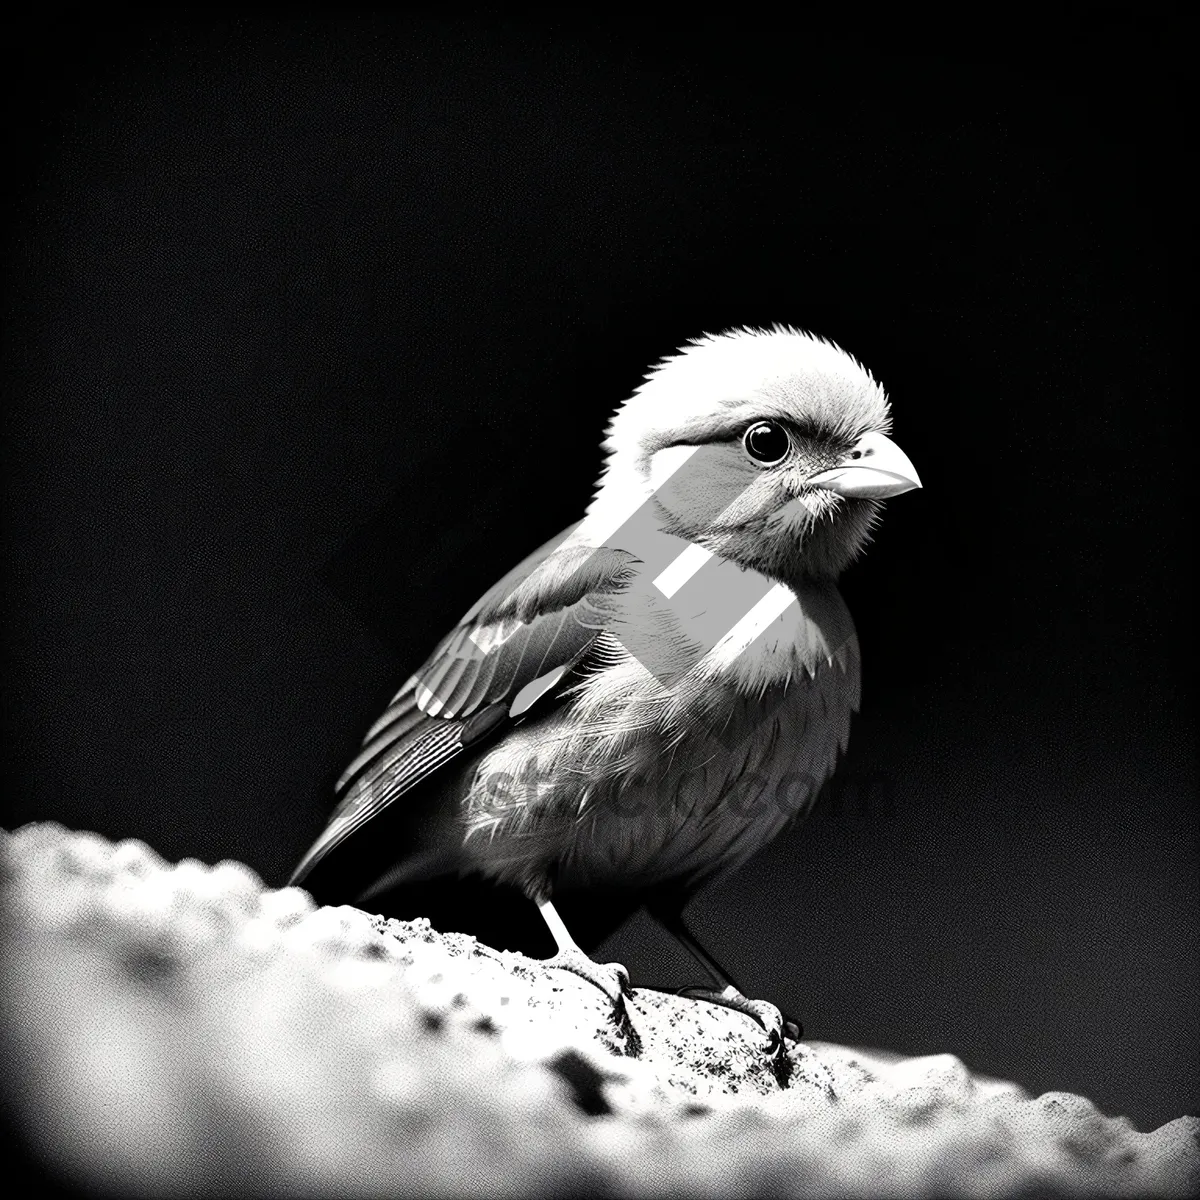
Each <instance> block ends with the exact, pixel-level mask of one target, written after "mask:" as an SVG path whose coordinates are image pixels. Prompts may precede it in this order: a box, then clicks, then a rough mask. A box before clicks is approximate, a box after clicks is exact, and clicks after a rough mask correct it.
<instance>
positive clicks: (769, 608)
mask: <svg viewBox="0 0 1200 1200" xmlns="http://www.w3.org/2000/svg"><path fill="white" fill-rule="evenodd" d="M889 428H890V418H889V408H888V401H887V397H886V395H885V393H884V390H883V388H882V387H881V386H880V385H879V384H878V383H877V382H876V381H875V380H874V379H873V378H872V376H871V375H870V373H869V372H868V371H867V370H865V369H864V368H863V367H862V366H860V364H859V363H858V362H856V361H855V360H854V359H853V358H852V357H850V355H848V354H846V353H845V352H843V351H842V350H841V349H839V348H838V347H837V346H835V345H833V344H831V343H830V342H827V341H824V340H822V339H820V338H817V337H813V336H811V335H809V334H806V333H803V332H800V331H798V330H795V329H792V328H787V327H782V326H775V327H773V328H771V329H769V330H760V329H735V330H731V331H729V332H726V333H723V334H719V335H707V336H704V337H700V338H697V339H694V340H693V341H691V342H689V343H688V344H687V345H686V346H684V347H682V348H681V349H680V350H679V351H678V352H677V353H676V354H674V355H671V356H669V357H667V358H665V359H663V360H662V361H661V362H660V363H658V364H657V366H655V367H654V368H653V369H652V370H651V371H650V372H649V374H648V375H647V377H646V379H645V381H644V382H643V383H642V384H641V386H640V387H638V388H637V390H636V391H635V392H634V394H633V395H632V396H631V397H630V398H629V399H628V400H626V401H625V402H624V403H623V404H622V405H621V406H620V408H619V409H618V410H617V412H616V414H615V416H614V417H613V419H612V422H611V424H610V425H609V427H608V430H607V437H606V439H605V442H604V449H605V451H606V452H607V457H606V460H605V464H604V469H603V472H602V475H601V478H600V481H599V485H598V487H597V490H596V495H595V497H594V499H593V500H592V502H591V504H590V506H589V507H588V509H587V513H586V515H585V516H584V518H583V520H582V521H580V522H578V523H577V524H576V525H573V526H571V527H570V528H568V529H567V530H566V531H565V532H564V533H563V534H562V535H560V536H559V537H558V538H555V539H554V540H553V541H551V542H550V543H548V544H547V545H545V546H543V547H541V548H540V549H539V550H537V551H535V552H534V553H533V554H531V555H530V556H529V557H528V558H526V559H525V560H524V561H523V562H522V563H520V564H519V565H518V566H517V567H515V568H514V569H513V570H512V571H511V572H510V573H509V574H508V575H506V576H505V577H504V578H503V579H501V580H500V581H499V582H498V583H497V584H496V585H495V586H494V587H492V588H491V590H489V591H487V592H485V593H484V595H483V596H482V597H481V598H480V599H479V600H478V601H477V602H476V603H475V604H474V605H473V606H472V607H471V608H470V610H469V611H468V612H467V613H466V614H465V615H464V616H463V618H462V620H460V621H459V622H458V624H457V625H456V626H455V627H454V628H453V629H452V630H451V631H450V632H449V633H448V634H447V635H446V636H445V637H444V638H443V639H442V641H441V642H440V643H439V645H438V646H437V648H436V649H435V650H434V652H433V654H432V655H431V656H430V658H429V659H428V660H427V661H426V663H425V664H424V666H423V667H422V668H421V669H420V670H419V671H418V672H417V673H416V674H415V675H413V676H412V677H411V678H410V679H409V680H408V681H407V682H406V683H405V684H404V686H403V687H402V688H401V689H400V690H399V692H397V694H396V696H395V698H394V699H393V700H392V702H391V704H390V705H389V706H388V707H387V709H386V711H385V712H384V713H383V715H382V716H381V717H380V718H379V720H378V721H376V723H375V724H374V725H373V726H372V728H371V729H370V730H369V731H368V733H367V735H366V739H365V741H364V743H363V746H362V750H361V752H360V753H359V755H358V756H357V757H356V758H355V760H354V761H353V762H352V763H351V764H350V766H349V767H348V768H347V770H346V772H345V773H344V774H343V776H342V778H341V779H340V781H339V783H338V793H339V797H340V802H339V804H338V806H337V808H336V810H335V811H334V813H333V816H332V818H331V819H330V822H329V824H328V826H327V828H326V829H325V831H324V833H322V835H321V836H320V838H319V839H318V840H317V842H316V843H315V844H314V845H313V847H312V848H311V849H310V850H309V852H308V853H307V854H306V855H305V857H304V859H303V861H302V862H301V863H300V865H299V867H298V868H297V870H296V872H295V874H294V876H293V882H298V881H301V880H305V879H306V878H307V877H309V875H310V873H311V874H312V876H313V879H314V884H315V883H317V882H318V881H319V879H320V877H321V874H322V872H323V871H324V872H326V873H327V875H328V878H330V879H332V878H334V877H335V876H334V875H333V874H329V872H330V871H331V864H332V863H333V862H334V861H335V860H336V859H337V858H338V855H339V853H341V852H342V851H341V848H342V847H344V846H346V844H347V843H348V842H352V841H358V842H360V843H362V844H364V845H366V846H368V847H369V850H370V854H369V855H368V858H373V861H374V864H375V865H374V867H373V868H372V872H371V877H370V878H366V877H359V878H357V879H356V880H354V881H353V890H354V891H355V892H356V893H357V898H358V899H359V900H362V899H364V898H368V897H370V896H372V895H376V894H379V893H381V892H382V891H385V890H388V889H391V888H396V887H402V886H404V885H411V884H417V883H420V882H421V881H427V880H431V879H437V878H441V877H445V878H452V879H453V878H460V877H464V876H470V875H472V874H474V875H478V876H482V877H484V878H485V879H487V880H491V881H495V882H497V883H500V884H510V885H514V886H515V887H517V888H519V889H521V890H522V891H523V892H524V893H525V895H526V896H528V897H529V898H530V899H531V900H532V901H534V902H535V903H536V904H537V905H538V907H539V909H540V910H541V913H542V916H543V917H544V918H545V921H546V924H547V925H548V927H549V929H550V931H551V933H552V934H553V935H554V938H555V941H556V943H557V946H558V953H557V954H556V955H555V957H554V959H552V960H551V961H552V962H554V963H556V964H557V965H559V966H562V967H564V968H566V969H568V970H571V971H574V972H576V973H578V974H581V975H583V976H584V977H586V978H588V979H590V980H592V981H593V982H594V983H596V984H597V985H598V986H600V987H602V988H604V989H605V991H606V992H608V994H609V995H610V996H611V997H612V999H613V1001H614V1004H615V1005H616V1006H618V1007H620V1006H621V1005H622V1004H623V996H624V994H625V990H626V988H627V985H628V977H627V975H626V974H625V972H624V968H622V967H620V966H619V965H618V964H601V963H596V962H593V961H592V960H591V959H589V958H588V957H587V955H586V954H585V953H584V952H583V951H582V950H581V949H580V948H579V946H578V945H576V943H575V941H574V940H573V939H572V937H571V935H570V933H569V932H568V931H567V928H566V926H565V924H564V922H563V920H562V918H561V917H560V915H559V913H558V910H557V909H556V907H555V899H556V898H558V897H561V896H568V895H571V894H573V893H574V894H577V895H578V894H582V895H584V896H587V897H594V898H595V899H594V903H595V904H596V905H602V904H606V903H608V902H609V900H610V898H611V897H614V896H624V897H633V898H635V900H637V899H639V898H640V899H644V900H646V902H647V903H648V906H649V907H650V910H651V911H652V912H653V913H654V914H655V915H656V916H658V917H659V918H660V919H662V920H663V922H664V924H666V926H667V927H668V928H669V929H671V930H672V931H674V932H675V933H676V934H677V935H678V936H680V938H681V939H682V940H683V942H684V944H685V945H686V946H687V947H688V948H689V949H690V950H691V951H692V952H693V954H695V955H696V956H697V958H698V959H699V960H700V961H701V962H702V963H703V964H704V965H705V966H706V967H707V968H708V969H709V970H710V971H711V972H712V973H713V974H714V976H715V977H716V978H717V980H718V982H721V983H724V984H725V987H724V990H722V991H714V992H712V993H707V994H708V995H709V997H710V998H712V999H717V1000H719V1001H720V1002H723V1003H726V1004H729V1005H730V1006H731V1007H735V1008H739V1009H741V1010H742V1011H745V1012H747V1013H748V1014H750V1015H752V1016H754V1017H755V1018H756V1019H758V1020H759V1021H760V1022H761V1023H762V1024H763V1025H764V1027H765V1028H766V1029H767V1030H768V1032H769V1034H770V1044H771V1045H772V1046H773V1047H776V1048H777V1047H778V1045H779V1044H780V1041H781V1038H782V1034H783V1030H784V1023H783V1019H782V1016H781V1015H780V1013H779V1011H778V1009H776V1008H775V1007H774V1006H773V1005H770V1004H768V1003H767V1002H765V1001H754V1000H749V999H747V998H746V997H745V996H744V995H743V994H742V993H741V992H740V990H739V989H738V988H737V987H736V985H734V984H733V983H732V981H731V980H730V979H729V977H728V974H727V973H726V972H723V971H722V970H721V968H720V967H719V965H718V964H716V962H715V960H713V959H712V957H711V956H710V955H708V954H707V953H706V952H705V951H704V950H703V948H702V947H701V946H700V945H699V943H698V942H696V941H695V939H694V938H693V937H692V936H691V934H690V933H689V931H688V930H687V928H686V926H685V925H684V924H683V922H682V917H681V916H680V910H681V909H682V905H683V902H684V901H685V900H686V899H687V898H688V897H689V896H690V895H691V894H692V893H693V892H694V891H695V889H696V888H698V887H699V886H700V885H701V884H703V883H705V882H706V881H709V880H712V879H713V878H715V877H717V876H718V875H721V874H724V873H726V872H729V871H731V870H733V869H734V868H735V867H737V866H739V865H740V864H742V863H743V862H745V861H746V859H747V858H749V857H750V856H751V855H752V854H754V853H755V852H756V851H757V850H759V849H760V848H761V847H762V846H764V845H765V844H766V843H767V842H769V841H770V840H771V839H772V838H774V837H775V836H776V835H777V834H778V833H779V832H780V831H781V830H782V829H783V828H784V827H785V826H786V825H787V824H788V823H789V822H791V821H794V820H796V819H797V818H800V817H803V816H804V815H805V813H806V812H807V811H808V809H809V808H810V807H811V805H812V803H813V801H814V799H815V797H816V795H817V792H818V791H819V790H820V788H821V785H822V784H823V783H824V781H825V780H826V779H827V778H828V776H829V774H830V773H831V772H832V771H833V769H834V767H835V766H836V763H837V758H838V755H839V753H840V752H841V751H843V750H844V749H845V746H846V742H847V737H848V734H849V726H850V717H851V714H852V713H853V712H854V711H855V710H856V709H857V706H858V698H859V653H858V645H857V641H856V638H855V632H854V625H853V622H852V621H851V618H850V614H849V612H848V611H847V609H846V606H845V604H844V602H843V600H842V598H841V596H840V594H839V592H838V590H837V587H836V580H837V577H838V575H839V573H840V572H841V571H842V570H843V568H845V567H846V566H847V564H849V563H850V562H851V561H852V560H853V559H854V558H855V557H856V556H857V555H858V554H859V553H860V552H861V551H862V549H863V547H864V546H865V545H866V544H867V542H868V541H869V539H870V533H871V529H872V527H873V526H874V525H875V523H876V521H877V520H878V518H879V513H880V508H881V503H880V502H881V501H882V500H883V499H885V498H886V497H889V496H896V495H899V494H901V493H902V492H906V491H909V490H911V489H913V488H917V487H920V486H921V485H920V481H919V480H918V478H917V473H916V471H915V470H914V468H913V465H912V463H911V462H909V460H908V458H907V457H906V456H905V454H904V453H903V452H902V451H901V450H900V448H899V447H898V446H897V445H896V444H895V443H894V442H893V441H892V440H891V439H890V438H889V437H888V436H887V433H888V430H889ZM385 811H386V812H388V813H390V814H391V816H390V821H391V824H390V825H389V826H388V833H387V835H386V837H385V836H383V834H382V831H381V827H382V824H383V823H382V822H380V821H379V818H380V816H381V814H384V813H385ZM369 823H374V824H373V826H372V827H373V828H374V829H376V830H377V831H380V832H377V835H376V836H375V837H374V838H372V837H371V836H370V834H363V833H361V832H360V831H362V830H363V829H364V827H366V826H368V824H369ZM356 835H357V836H356ZM380 868H382V870H380ZM342 879H343V883H342V884H341V885H340V886H343V887H344V886H345V883H344V880H345V872H344V870H343V873H342ZM314 890H319V889H317V888H314ZM326 890H328V888H326Z"/></svg>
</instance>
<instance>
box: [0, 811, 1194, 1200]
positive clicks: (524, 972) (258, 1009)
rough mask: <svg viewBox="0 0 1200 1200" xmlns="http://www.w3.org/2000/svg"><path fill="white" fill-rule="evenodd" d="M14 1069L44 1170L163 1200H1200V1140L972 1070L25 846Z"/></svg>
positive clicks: (407, 928) (60, 845)
mask: <svg viewBox="0 0 1200 1200" xmlns="http://www.w3.org/2000/svg"><path fill="white" fill-rule="evenodd" d="M3 839H4V840H3V861H2V868H3V879H4V891H3V936H4V954H5V972H4V1007H5V1019H4V1052H5V1059H6V1061H5V1063H4V1068H5V1069H4V1076H5V1079H6V1080H7V1086H8V1090H9V1097H8V1099H9V1104H10V1106H11V1108H12V1110H13V1111H14V1112H16V1113H17V1114H18V1115H19V1117H20V1119H21V1122H22V1124H23V1126H24V1128H25V1130H26V1134H27V1137H28V1138H29V1139H30V1141H31V1142H32V1143H33V1144H34V1146H35V1147H36V1149H37V1151H38V1153H40V1155H41V1156H42V1157H43V1158H44V1159H45V1160H46V1161H47V1162H49V1163H52V1164H53V1165H54V1167H55V1169H56V1170H57V1171H59V1172H60V1173H62V1174H64V1175H65V1176H67V1177H68V1178H70V1179H73V1180H75V1181H79V1182H82V1183H85V1184H86V1185H88V1186H90V1187H94V1188H99V1189H101V1190H109V1191H113V1192H119V1193H122V1194H129V1193H136V1194H147V1195H164V1194H197V1193H200V1194H204V1193H211V1192H222V1193H225V1194H235V1195H238V1194H241V1195H245V1194H275V1195H313V1196H325V1195H347V1196H348V1195H381V1194H388V1195H418V1196H423V1195H464V1194H471V1195H543V1194H545V1195H561V1194H567V1193H570V1194H579V1193H582V1194H601V1195H604V1194H610V1195H660V1194H689V1195H713V1196H720V1195H747V1196H761V1195H787V1196H790V1195H804V1196H807V1195H818V1196H825V1195H829V1196H845V1195H871V1196H881V1195H896V1196H914V1195H933V1196H948V1195H971V1196H977V1195H978V1196H993V1195H1000V1196H1008V1195H1031V1194H1036V1195H1086V1196H1093V1195H1117V1196H1129V1195H1188V1194H1194V1193H1195V1192H1196V1191H1198V1190H1200V1151H1198V1146H1197V1143H1198V1138H1200V1122H1198V1121H1196V1120H1195V1119H1193V1118H1180V1119H1179V1120H1176V1121H1172V1122H1170V1123H1169V1124H1167V1125H1164V1126H1163V1127H1162V1128H1161V1129H1158V1130H1156V1131H1154V1132H1153V1133H1145V1134H1143V1133H1138V1132H1136V1131H1135V1130H1134V1129H1133V1128H1132V1127H1131V1125H1130V1124H1129V1123H1128V1122H1127V1121H1125V1120H1124V1119H1122V1118H1115V1119H1113V1118H1108V1117H1105V1116H1103V1115H1102V1114H1100V1113H1099V1112H1098V1111H1097V1110H1096V1109H1095V1108H1094V1106H1093V1105H1092V1104H1090V1103H1089V1102H1088V1101H1087V1100H1085V1099H1083V1098H1081V1097H1079V1096H1073V1095H1068V1094H1066V1093H1050V1094H1047V1095H1045V1096H1042V1097H1040V1098H1038V1099H1030V1098H1029V1097H1028V1096H1026V1095H1025V1094H1024V1093H1023V1092H1022V1091H1021V1090H1020V1089H1019V1088H1018V1087H1016V1086H1015V1085H1013V1084H1006V1083H999V1082H996V1081H989V1080H983V1079H980V1078H978V1077H973V1076H972V1075H971V1074H970V1073H969V1072H968V1071H967V1070H966V1068H965V1067H964V1066H963V1065H962V1063H960V1062H959V1061H958V1060H957V1059H955V1058H954V1057H952V1056H951V1055H937V1056H933V1057H928V1058H918V1059H900V1058H897V1057H894V1056H887V1055H880V1054H869V1053H863V1052H858V1051H852V1050H849V1049H846V1048H842V1047H837V1046H832V1045H824V1044H813V1045H805V1046H793V1047H790V1053H789V1057H788V1058H787V1059H786V1060H785V1061H784V1062H783V1063H781V1064H779V1065H778V1067H776V1068H774V1069H772V1067H771V1066H770V1065H769V1064H768V1063H767V1062H766V1061H765V1060H764V1058H763V1056H762V1055H761V1053H760V1051H759V1047H760V1045H761V1042H762V1035H761V1033H760V1031H759V1030H758V1028H757V1026H755V1025H754V1024H753V1023H752V1022H750V1021H749V1020H748V1019H747V1018H745V1017H743V1016H741V1015H739V1014H736V1013H732V1012H728V1011H726V1010H723V1009H718V1008H714V1007H713V1006H711V1005H707V1004H704V1003H702V1002H699V1001H693V1000H687V999H680V998H677V997H670V996H664V995H661V994H659V993H654V992H644V991H643V992H635V994H634V996H633V999H632V1002H631V1005H630V1010H631V1022H630V1024H629V1025H627V1026H618V1025H617V1024H615V1023H614V1022H613V1021H612V1020H611V1019H610V1017H609V1013H608V1006H607V1003H606V1001H605V1000H604V998H603V997H602V996H601V994H600V993H599V992H598V991H597V990H596V989H594V988H593V987H591V985H589V984H587V983H585V982H584V981H582V980H577V979H575V978H574V977H572V976H569V975H566V974H564V973H562V972H557V971H550V970H547V969H546V968H545V967H544V966H542V965H541V964H540V963H537V962H535V961H532V960H530V959H527V958H524V957H522V956H520V955H516V954H507V953H498V952H496V951H493V950H491V949H489V948H487V947H485V946H481V945H479V944H478V943H476V942H475V941H474V940H472V939H470V938H467V937H462V936H460V935H454V934H450V935H444V936H443V935H440V934H437V933H435V932H434V931H432V930H431V929H430V928H429V927H428V925H427V924H426V923H424V922H414V923H401V922H393V921H384V920H382V919H379V918H372V917H370V916H368V915H367V914H365V913H361V912H359V911H357V910H355V909H351V908H336V909H329V908H326V909H315V908H314V907H313V905H312V903H311V901H310V900H309V898H308V896H307V895H306V894H305V893H304V892H301V891H299V890H296V889H284V890H282V891H268V890H266V889H264V888H263V885H262V883H261V882H260V880H259V879H258V878H257V877H256V876H255V875H254V874H253V873H252V872H250V871H249V870H248V869H246V868H245V867H242V866H239V865H237V864H233V863H223V864H221V865H219V866H217V867H213V868H208V867H205V866H202V865H201V864H199V863H196V862H182V863H179V864H178V865H176V866H174V867H172V866H169V865H168V864H166V863H164V862H163V861H162V860H161V859H159V858H158V857H157V856H156V855H155V854H154V853H153V852H152V851H150V850H149V849H148V848H147V847H145V846H144V845H141V844H140V843H137V842H122V843H120V844H118V845H113V844H112V843H109V842H107V841H105V840H104V839H102V838H99V837H96V836H94V835H90V834H77V833H69V832H68V831H66V830H64V829H62V828H61V827H60V826H55V825H36V826H27V827H26V828H24V829H22V830H20V831H18V832H17V833H16V834H14V835H8V834H4V835H3Z"/></svg>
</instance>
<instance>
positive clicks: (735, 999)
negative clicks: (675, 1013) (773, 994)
mask: <svg viewBox="0 0 1200 1200" xmlns="http://www.w3.org/2000/svg"><path fill="white" fill-rule="evenodd" d="M679 995H681V996H691V997H692V998H693V999H695V1000H707V1001H708V1002H709V1003H710V1004H719V1005H720V1006H721V1007H722V1008H731V1009H733V1011H734V1012H740V1013H745V1014H746V1016H748V1017H750V1018H752V1019H753V1020H755V1021H757V1022H758V1023H759V1024H760V1025H761V1026H762V1027H763V1029H764V1030H765V1032H766V1034H767V1041H766V1044H765V1046H764V1047H763V1049H764V1050H765V1051H766V1054H767V1057H768V1058H778V1057H779V1055H780V1054H782V1053H783V1046H784V1039H785V1038H786V1039H787V1040H788V1041H790V1042H798V1041H799V1040H800V1039H801V1038H802V1037H803V1036H804V1027H803V1026H802V1025H801V1024H800V1022H799V1021H796V1020H794V1019H792V1018H791V1017H785V1016H784V1015H783V1013H782V1012H780V1011H779V1009H778V1008H776V1007H775V1005H774V1004H772V1003H771V1002H770V1001H769V1000H751V999H750V998H749V997H748V996H743V995H742V993H741V992H739V991H738V990H737V988H735V987H733V986H732V985H730V986H729V987H727V988H726V989H725V990H724V991H721V992H714V991H711V990H710V989H708V988H703V987H685V988H680V989H679Z"/></svg>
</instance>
